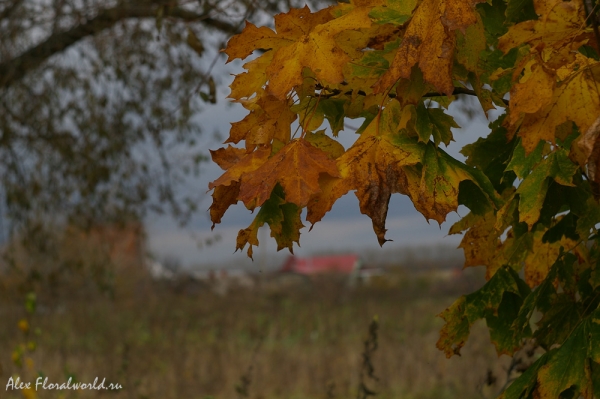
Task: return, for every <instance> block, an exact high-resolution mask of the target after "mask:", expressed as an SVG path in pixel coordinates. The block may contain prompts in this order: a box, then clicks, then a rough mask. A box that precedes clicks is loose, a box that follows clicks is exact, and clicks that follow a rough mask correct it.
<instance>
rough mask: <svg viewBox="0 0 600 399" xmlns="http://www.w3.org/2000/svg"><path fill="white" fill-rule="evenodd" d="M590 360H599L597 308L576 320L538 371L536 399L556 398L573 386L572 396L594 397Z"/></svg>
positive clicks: (599, 341)
mask: <svg viewBox="0 0 600 399" xmlns="http://www.w3.org/2000/svg"><path fill="white" fill-rule="evenodd" d="M590 361H592V362H596V363H600V310H596V311H594V312H592V313H591V314H590V315H589V316H588V317H585V318H584V319H583V320H581V321H580V323H579V325H578V327H577V328H575V330H574V331H573V332H572V333H571V335H570V336H569V338H568V339H567V340H566V341H565V342H564V343H563V344H562V345H561V346H560V348H558V349H557V350H555V351H554V353H553V354H552V357H551V359H550V361H547V362H546V364H545V365H544V366H542V367H540V369H539V371H538V377H537V379H538V382H539V386H538V388H537V391H538V392H537V393H538V395H539V397H540V398H558V397H559V396H560V395H561V393H563V392H564V391H566V390H567V389H570V388H572V387H575V392H574V394H575V395H578V394H581V395H582V396H583V397H584V398H586V399H592V398H593V397H594V392H593V391H594V387H593V384H594V381H593V380H592V378H591V375H590V374H591V373H590V371H591V370H590V367H591V366H590Z"/></svg>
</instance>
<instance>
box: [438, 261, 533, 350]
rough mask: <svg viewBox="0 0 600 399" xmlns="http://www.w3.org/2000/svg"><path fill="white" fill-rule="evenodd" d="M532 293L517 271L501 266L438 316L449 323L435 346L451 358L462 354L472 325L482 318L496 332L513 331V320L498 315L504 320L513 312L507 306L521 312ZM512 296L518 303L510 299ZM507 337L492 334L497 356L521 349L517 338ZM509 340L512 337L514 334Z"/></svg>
mask: <svg viewBox="0 0 600 399" xmlns="http://www.w3.org/2000/svg"><path fill="white" fill-rule="evenodd" d="M529 293H530V290H529V287H527V285H525V284H524V283H523V282H522V280H521V279H520V278H519V276H518V275H517V273H516V272H515V271H514V270H512V269H511V268H510V267H506V266H505V267H502V268H501V269H499V270H498V272H497V273H496V274H494V276H493V277H492V278H491V279H490V280H489V281H488V282H487V283H486V284H485V285H484V286H483V287H482V288H481V289H479V290H478V291H475V292H474V293H472V294H469V295H464V296H462V297H460V298H459V299H458V300H457V301H455V302H454V303H453V304H452V305H451V306H450V307H449V308H447V309H446V310H444V311H443V312H442V313H440V314H439V315H438V316H439V317H441V318H442V319H444V320H445V321H446V324H444V326H443V327H442V330H441V331H440V338H439V340H438V341H437V344H436V346H437V347H438V349H440V350H442V351H444V353H445V354H446V357H448V358H449V357H452V355H459V354H460V349H461V348H462V347H463V346H464V344H465V342H466V340H467V338H468V337H469V333H470V328H471V326H472V325H473V323H475V321H477V320H478V319H482V318H485V319H486V321H487V322H488V324H489V323H490V322H491V324H493V325H494V327H496V329H503V330H510V326H511V323H512V320H511V319H510V318H504V319H498V316H500V317H502V316H504V317H505V315H506V313H510V312H509V311H508V309H506V307H508V308H513V309H516V310H517V312H518V309H519V308H520V307H521V302H522V299H523V298H525V297H527V295H529ZM511 294H512V296H513V298H515V299H518V300H517V301H511V300H510V299H507V298H510V297H511ZM502 307H504V308H505V309H502ZM506 332H507V331H504V333H506ZM504 335H505V334H503V333H502V332H501V331H494V332H493V333H492V342H494V344H495V345H496V350H497V352H498V356H500V355H501V354H510V355H512V353H513V352H514V351H515V350H516V349H517V348H518V346H519V344H518V341H516V340H514V339H510V338H509V340H508V341H506V340H505V338H504V337H503V336H504ZM509 337H512V334H510V335H509Z"/></svg>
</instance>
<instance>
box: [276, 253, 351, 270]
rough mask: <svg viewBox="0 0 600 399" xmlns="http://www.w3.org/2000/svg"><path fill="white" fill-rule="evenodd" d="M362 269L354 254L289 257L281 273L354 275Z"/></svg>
mask: <svg viewBox="0 0 600 399" xmlns="http://www.w3.org/2000/svg"><path fill="white" fill-rule="evenodd" d="M361 268H362V261H361V259H360V256H358V255H356V254H346V255H325V256H311V257H299V256H290V257H289V258H288V259H287V260H286V261H285V263H284V264H283V266H282V267H281V271H282V272H291V273H298V274H305V275H314V274H347V275H350V274H355V273H358V271H359V270H360V269H361Z"/></svg>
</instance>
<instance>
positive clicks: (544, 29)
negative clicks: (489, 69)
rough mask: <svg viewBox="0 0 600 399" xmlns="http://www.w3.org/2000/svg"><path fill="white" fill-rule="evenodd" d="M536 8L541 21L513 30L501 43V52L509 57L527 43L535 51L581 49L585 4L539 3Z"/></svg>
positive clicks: (558, 0) (555, 0)
mask: <svg viewBox="0 0 600 399" xmlns="http://www.w3.org/2000/svg"><path fill="white" fill-rule="evenodd" d="M534 4H535V9H536V13H537V14H539V15H540V18H539V19H536V20H530V21H524V22H521V23H518V24H516V25H513V26H511V27H510V28H509V29H508V32H507V33H506V34H505V35H504V36H502V37H501V38H500V39H499V40H498V47H499V48H500V50H502V51H503V52H504V53H506V52H508V50H510V49H512V48H514V47H518V46H520V45H523V44H525V43H528V44H530V45H531V46H532V47H538V48H544V47H553V48H555V49H559V48H561V47H564V46H567V47H569V48H572V47H573V46H575V45H580V42H581V40H582V38H583V37H584V36H586V34H585V31H584V29H583V28H584V27H585V26H586V25H585V14H584V13H583V4H582V2H580V1H577V0H572V1H562V0H543V1H541V0H538V1H535V3H534ZM576 48H577V47H576Z"/></svg>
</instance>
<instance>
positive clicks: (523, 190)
mask: <svg viewBox="0 0 600 399" xmlns="http://www.w3.org/2000/svg"><path fill="white" fill-rule="evenodd" d="M513 168H514V167H513ZM576 171H577V165H575V164H574V163H573V162H572V161H571V160H570V159H569V156H568V153H567V151H566V150H564V149H560V150H557V151H555V152H553V153H551V154H550V155H549V156H548V157H547V158H545V159H544V160H542V161H541V162H540V163H539V164H538V165H537V166H536V167H535V168H534V169H533V171H532V172H531V173H530V174H529V175H527V176H526V177H525V178H524V179H523V181H522V182H521V184H520V185H519V187H518V188H517V191H516V192H515V195H518V196H519V221H520V222H525V223H527V225H528V226H529V228H531V226H533V224H534V223H535V222H537V221H538V219H539V217H540V212H541V209H542V205H543V204H544V200H545V199H546V193H547V192H548V187H549V179H550V178H552V179H553V180H554V181H556V182H557V183H559V184H561V185H563V186H573V182H572V179H573V175H574V174H575V172H576Z"/></svg>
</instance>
